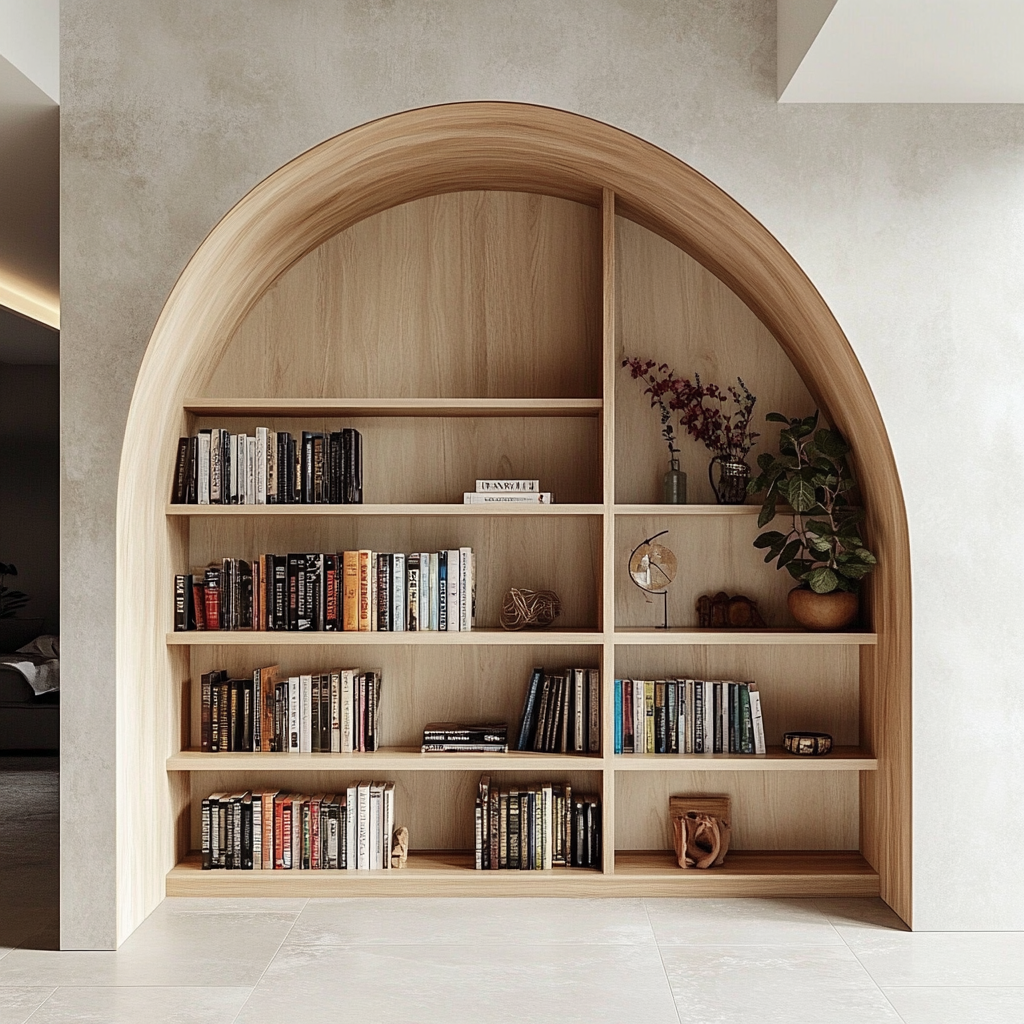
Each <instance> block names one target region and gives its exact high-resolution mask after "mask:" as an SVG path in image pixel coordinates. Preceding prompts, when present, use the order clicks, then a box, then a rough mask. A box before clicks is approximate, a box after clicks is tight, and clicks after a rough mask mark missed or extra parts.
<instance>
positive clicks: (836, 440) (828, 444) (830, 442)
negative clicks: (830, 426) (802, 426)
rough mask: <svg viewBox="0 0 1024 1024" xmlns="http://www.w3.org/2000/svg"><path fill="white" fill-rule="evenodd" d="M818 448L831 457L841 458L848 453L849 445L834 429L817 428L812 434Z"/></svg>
mask: <svg viewBox="0 0 1024 1024" xmlns="http://www.w3.org/2000/svg"><path fill="white" fill-rule="evenodd" d="M814 443H815V445H816V446H817V448H818V450H819V451H820V452H821V453H822V454H823V455H827V456H828V457H829V458H832V459H841V458H843V457H844V456H845V455H847V454H849V451H850V446H849V445H848V444H847V443H846V442H845V441H844V440H843V439H842V437H840V436H839V434H838V433H836V431H834V430H819V431H818V432H817V433H816V434H815V435H814Z"/></svg>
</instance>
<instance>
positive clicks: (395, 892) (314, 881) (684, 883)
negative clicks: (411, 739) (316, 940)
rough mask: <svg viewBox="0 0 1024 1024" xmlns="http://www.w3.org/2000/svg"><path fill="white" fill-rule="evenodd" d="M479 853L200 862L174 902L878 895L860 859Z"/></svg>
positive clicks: (170, 887) (850, 855) (179, 883)
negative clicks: (306, 865)
mask: <svg viewBox="0 0 1024 1024" xmlns="http://www.w3.org/2000/svg"><path fill="white" fill-rule="evenodd" d="M472 865H473V858H472V854H471V853H468V852H464V851H451V850H441V851H429V852H427V851H424V852H418V853H412V854H410V855H409V861H408V864H407V866H406V868H404V869H403V870H401V871H203V870H202V868H201V867H200V861H199V857H198V855H196V854H192V855H190V856H189V857H187V858H186V859H185V860H184V861H182V862H181V863H180V864H178V865H177V866H176V867H174V868H172V869H171V871H170V872H169V873H168V875H167V895H168V896H208V897H252V896H267V897H274V896H287V897H303V896H308V897H350V896H373V897H380V896H397V897H402V896H406V897H408V896H481V897H486V896H551V897H597V896H620V897H622V896H629V897H638V896H704V897H708V896H712V897H728V896H761V897H765V896H767V897H783V896H801V897H828V896H877V895H878V894H879V881H878V874H877V872H875V871H874V870H873V869H872V868H871V866H870V865H869V864H868V863H867V861H866V860H864V858H863V857H862V856H861V855H860V854H859V853H858V852H857V851H855V850H854V851H846V850H843V851H780V852H775V851H771V852H762V851H755V850H736V851H733V852H732V853H730V854H729V859H728V860H727V861H726V863H725V864H724V865H723V866H722V867H720V868H715V869H713V870H709V871H696V870H694V871H684V870H682V869H680V868H679V867H678V866H677V865H676V863H675V859H674V857H673V855H672V853H671V852H670V851H661V850H657V851H619V852H618V853H616V855H615V872H614V874H602V873H601V872H600V871H596V870H588V869H582V868H577V869H572V868H570V869H565V868H556V869H554V870H552V871H475V870H473V866H472Z"/></svg>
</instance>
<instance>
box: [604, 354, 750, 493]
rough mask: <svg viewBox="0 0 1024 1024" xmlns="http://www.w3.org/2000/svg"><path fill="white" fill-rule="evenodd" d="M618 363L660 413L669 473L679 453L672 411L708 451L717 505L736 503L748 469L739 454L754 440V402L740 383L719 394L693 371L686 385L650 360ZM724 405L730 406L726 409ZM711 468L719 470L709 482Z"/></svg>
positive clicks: (684, 380) (628, 359) (631, 358)
mask: <svg viewBox="0 0 1024 1024" xmlns="http://www.w3.org/2000/svg"><path fill="white" fill-rule="evenodd" d="M622 365H623V366H626V367H628V368H629V372H630V376H631V377H632V378H633V379H634V380H642V381H644V383H645V384H646V385H647V386H646V387H645V388H644V394H645V395H650V396H651V407H652V408H654V407H655V406H658V407H659V408H660V409H661V422H662V436H664V437H665V438H666V440H667V441H668V443H669V453H670V457H671V459H672V470H675V471H678V468H679V463H678V460H677V459H676V458H675V455H676V454H677V453H678V451H679V449H678V448H674V447H673V444H674V439H675V436H674V434H673V433H672V424H671V422H670V421H671V417H672V413H677V414H678V416H679V423H680V425H681V426H683V427H685V428H686V432H687V433H688V434H689V435H690V436H691V437H692V438H693V439H694V440H695V441H702V442H703V443H704V447H705V448H707V449H708V451H710V452H712V453H713V455H712V458H711V462H710V464H709V465H708V479H709V480H710V481H711V489H712V490H713V491H714V492H715V497H716V498H717V499H718V503H719V504H720V505H742V504H743V502H744V501H745V500H746V497H747V483H748V481H749V479H750V466H748V465H747V462H746V459H745V456H746V455H747V454H748V453H749V451H750V449H751V448H753V447H754V443H755V441H756V440H757V438H758V437H760V435H759V434H758V433H756V432H755V431H753V430H751V429H750V421H751V417H752V416H753V413H754V403H755V402H756V401H757V398H755V397H754V395H752V394H751V393H750V391H749V390H748V389H747V386H746V384H744V383H743V381H742V379H741V378H739V377H737V378H736V383H737V384H738V385H739V387H738V388H736V387H732V386H730V387H728V388H726V389H725V390H724V391H723V390H722V389H721V388H720V387H719V386H718V385H717V384H702V383H701V379H700V374H699V373H695V374H694V375H693V380H692V381H691V380H689V379H688V378H686V377H679V376H677V375H676V373H675V371H674V370H672V369H671V368H670V367H669V366H668V364H666V363H657V364H656V363H655V362H654V360H653V359H638V358H637V357H635V356H628V357H626V358H625V359H623V360H622ZM730 405H732V406H735V408H733V409H731V410H730V409H729V407H730ZM716 465H717V466H718V467H719V477H718V483H717V484H716V483H715V479H714V468H715V466H716ZM684 479H685V477H684ZM667 489H668V478H667V477H666V491H667ZM667 500H668V499H667V498H666V501H667ZM683 502H685V498H684V499H683Z"/></svg>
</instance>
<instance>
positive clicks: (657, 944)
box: [640, 899, 683, 1024]
mask: <svg viewBox="0 0 1024 1024" xmlns="http://www.w3.org/2000/svg"><path fill="white" fill-rule="evenodd" d="M640 902H641V904H642V906H643V908H644V916H645V917H646V918H647V925H648V927H649V928H650V929H651V935H652V936H653V937H654V948H655V949H657V951H658V961H659V962H660V964H661V973H662V974H663V975H664V976H665V984H666V985H667V986H668V995H669V998H670V999H671V1000H672V1010H673V1012H674V1013H675V1015H676V1021H677V1022H678V1024H683V1018H682V1017H680V1016H679V1004H678V1003H677V1002H676V994H675V992H673V991H672V979H671V978H670V977H669V975H668V967H667V966H666V964H665V954H664V953H663V952H662V950H661V943H660V942H659V941H658V933H657V932H656V931H655V930H654V922H653V921H652V920H651V908H650V907H649V906H648V905H647V900H646V899H641V901H640Z"/></svg>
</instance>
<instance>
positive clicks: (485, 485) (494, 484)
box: [476, 480, 540, 494]
mask: <svg viewBox="0 0 1024 1024" xmlns="http://www.w3.org/2000/svg"><path fill="white" fill-rule="evenodd" d="M476 490H477V494H486V493H487V492H489V491H513V492H515V491H539V490H540V481H539V480H477V482H476Z"/></svg>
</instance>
